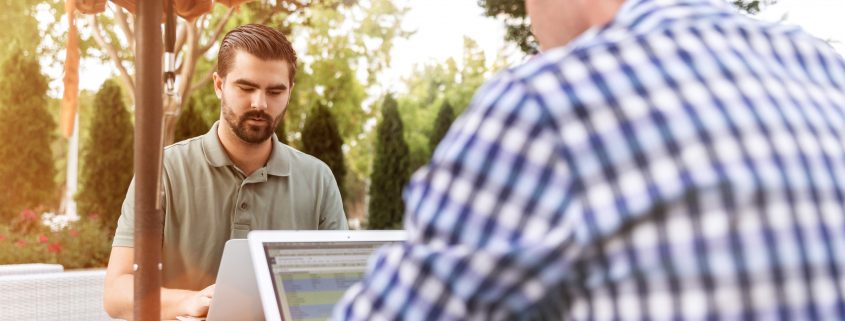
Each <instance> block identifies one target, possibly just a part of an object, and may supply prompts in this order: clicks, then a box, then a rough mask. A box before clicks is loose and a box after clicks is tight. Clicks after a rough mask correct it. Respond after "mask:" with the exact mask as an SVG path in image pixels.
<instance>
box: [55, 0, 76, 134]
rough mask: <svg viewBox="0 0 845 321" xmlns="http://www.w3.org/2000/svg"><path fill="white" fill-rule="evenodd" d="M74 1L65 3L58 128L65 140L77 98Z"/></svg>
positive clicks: (71, 130) (70, 125)
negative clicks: (62, 91)
mask: <svg viewBox="0 0 845 321" xmlns="http://www.w3.org/2000/svg"><path fill="white" fill-rule="evenodd" d="M75 4H76V0H67V1H65V12H66V13H67V20H68V25H69V26H68V31H67V53H66V55H65V75H64V79H62V80H63V82H64V86H65V90H64V94H63V96H62V106H61V119H60V122H61V124H60V126H61V130H62V134H64V136H65V137H66V138H68V137H70V136H71V135H72V134H73V120H74V117H75V116H76V105H77V98H78V96H79V35H77V31H76V23H75V22H74V18H73V15H74V10H76V6H75Z"/></svg>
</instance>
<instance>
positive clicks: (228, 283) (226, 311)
mask: <svg viewBox="0 0 845 321" xmlns="http://www.w3.org/2000/svg"><path fill="white" fill-rule="evenodd" d="M253 261H254V260H253V259H252V257H251V256H250V252H249V245H248V242H247V240H246V239H233V240H228V241H226V245H225V246H224V247H223V258H222V259H221V261H220V268H218V270H217V281H216V282H217V283H216V285H215V286H214V297H213V298H212V299H211V306H210V307H209V309H208V317H206V318H205V320H207V321H228V320H244V321H261V320H264V313H263V311H264V309H263V308H262V307H261V299H260V298H259V296H258V287H257V285H256V282H255V274H254V272H253V270H254V269H253V264H254V262H253ZM180 320H203V319H196V318H180Z"/></svg>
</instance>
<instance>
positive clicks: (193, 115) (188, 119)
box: [173, 98, 211, 142]
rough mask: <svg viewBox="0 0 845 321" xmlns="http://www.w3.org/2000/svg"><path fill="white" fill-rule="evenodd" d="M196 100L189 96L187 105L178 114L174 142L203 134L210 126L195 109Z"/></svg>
mask: <svg viewBox="0 0 845 321" xmlns="http://www.w3.org/2000/svg"><path fill="white" fill-rule="evenodd" d="M196 105H197V104H196V101H195V100H194V99H193V98H191V100H190V101H188V106H187V107H185V110H183V111H182V114H181V115H179V120H178V121H177V122H176V132H175V133H174V137H175V138H174V139H173V141H174V142H179V141H183V140H185V139H188V138H192V137H197V136H201V135H204V134H205V133H207V132H208V130H209V129H210V128H211V124H210V123H209V122H208V121H206V120H205V118H204V117H203V115H202V114H201V113H200V112H199V111H198V110H197V106H196Z"/></svg>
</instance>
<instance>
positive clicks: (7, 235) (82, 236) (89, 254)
mask: <svg viewBox="0 0 845 321" xmlns="http://www.w3.org/2000/svg"><path fill="white" fill-rule="evenodd" d="M110 251H111V242H110V241H109V233H108V232H107V231H106V229H105V228H104V227H103V224H102V221H101V219H100V218H99V217H96V216H94V217H86V218H80V219H79V220H78V221H75V222H71V223H69V224H68V225H67V226H65V227H62V228H59V229H56V230H53V229H51V228H49V227H48V226H46V225H44V224H43V223H42V216H41V215H39V214H36V213H35V212H34V211H32V210H30V209H25V210H23V211H21V212H20V214H19V215H18V216H17V217H15V218H14V219H12V220H11V221H10V222H9V223H7V224H5V225H0V264H22V263H57V264H61V265H62V266H64V268H65V269H81V268H95V267H104V266H106V264H107V263H108V258H109V253H110Z"/></svg>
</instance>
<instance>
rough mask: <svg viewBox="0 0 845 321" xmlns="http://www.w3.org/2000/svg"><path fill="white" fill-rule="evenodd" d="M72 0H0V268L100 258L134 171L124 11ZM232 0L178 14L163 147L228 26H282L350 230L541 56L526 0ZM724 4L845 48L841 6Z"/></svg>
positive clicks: (305, 138) (374, 214) (311, 141)
mask: <svg viewBox="0 0 845 321" xmlns="http://www.w3.org/2000/svg"><path fill="white" fill-rule="evenodd" d="M76 2H77V6H78V7H80V6H84V5H92V6H94V7H93V8H94V10H93V11H95V12H96V13H88V14H85V13H81V12H79V11H75V12H74V13H73V14H71V15H68V14H67V9H68V8H67V7H66V4H67V3H66V2H65V1H55V0H50V1H36V0H0V8H2V10H0V25H2V26H3V28H0V42H2V43H3V44H4V45H3V46H0V138H2V139H3V142H2V143H0V159H2V162H0V264H9V263H31V262H41V263H59V264H62V265H63V266H64V267H65V269H76V268H91V267H102V266H105V264H106V261H107V259H108V254H109V251H110V247H111V237H112V234H113V232H114V227H115V224H116V220H117V218H118V216H119V215H120V206H121V204H122V202H123V198H124V196H125V193H126V189H127V186H128V184H129V181H130V179H131V178H132V174H133V173H132V171H133V164H132V162H133V155H132V153H133V137H132V136H133V130H134V129H133V123H134V120H133V117H134V108H135V106H134V101H133V100H134V97H133V95H132V93H133V92H134V86H135V84H134V73H135V66H134V53H135V48H134V35H135V30H134V28H133V26H134V21H133V14H132V13H131V12H129V11H127V10H126V9H124V8H122V7H120V6H118V5H116V4H114V3H113V2H106V1H103V0H76ZM200 2H201V1H200ZM221 2H224V1H221ZM225 2H227V4H228V5H222V4H214V5H212V6H210V7H209V8H208V9H209V10H201V11H199V13H200V14H197V15H196V16H195V17H192V18H190V19H184V18H178V19H177V23H178V29H177V33H176V34H177V36H176V39H177V40H176V62H177V63H176V65H177V67H178V68H177V71H176V74H177V77H176V89H175V90H176V93H177V94H178V95H179V97H180V99H178V100H174V101H171V102H169V103H166V104H165V106H164V108H165V112H166V117H165V119H166V122H165V140H166V142H165V144H166V145H169V144H171V143H174V142H177V141H180V140H183V139H186V138H190V137H194V136H198V135H202V134H204V133H205V132H207V131H208V129H209V128H210V126H211V124H212V123H213V122H214V121H215V120H217V119H218V118H219V112H220V106H219V101H218V99H217V97H216V96H215V94H214V91H213V89H212V86H211V83H210V79H211V73H212V72H213V71H214V68H215V63H216V61H215V59H216V55H217V44H218V43H219V40H220V39H221V38H222V35H223V34H225V33H226V32H227V31H228V30H230V29H231V28H234V27H235V26H237V25H241V24H245V23H263V24H267V25H269V26H272V27H275V28H278V29H280V30H282V31H283V32H284V33H285V34H287V35H288V36H289V39H291V41H292V42H293V44H294V48H295V49H296V50H297V53H298V55H299V57H300V59H299V66H298V70H299V71H298V72H297V75H296V87H295V90H294V93H293V97H292V99H291V102H290V105H289V107H288V111H287V114H286V117H285V121H284V122H283V124H282V125H281V126H280V127H279V128H278V130H277V132H276V133H277V136H278V138H279V139H280V140H281V141H283V142H284V143H286V144H288V145H290V146H292V147H294V148H296V149H299V150H301V151H303V152H306V153H308V154H311V155H314V156H316V157H318V158H320V159H321V160H323V161H324V162H326V163H327V164H328V165H329V166H330V167H331V169H332V171H333V173H334V175H335V177H336V179H337V182H338V184H339V188H340V190H341V193H342V196H343V199H344V207H345V210H346V214H347V216H348V218H349V221H350V225H351V227H353V228H359V229H397V228H401V227H402V218H403V217H402V213H403V210H404V208H403V205H402V199H401V190H402V187H403V186H404V184H405V183H406V182H407V181H408V179H409V177H410V176H411V174H412V173H413V172H414V171H415V170H416V169H418V168H420V167H421V166H424V165H425V164H426V163H427V162H428V160H429V159H430V157H431V154H432V152H433V150H434V147H435V146H436V145H437V143H438V142H439V141H440V139H442V137H443V135H444V134H445V132H446V130H447V129H448V128H449V126H450V125H451V123H452V122H453V121H454V119H455V118H456V117H458V115H460V114H461V112H462V111H463V110H465V109H466V108H467V106H468V105H469V103H470V101H471V100H472V96H473V93H474V92H475V91H476V89H478V87H479V86H480V85H481V84H482V83H483V82H484V80H485V79H487V78H489V77H491V76H492V75H493V74H494V73H496V72H498V71H500V70H502V69H504V68H507V67H508V66H511V65H514V64H518V63H520V62H522V61H524V60H526V59H529V58H530V57H531V56H532V55H533V54H534V53H535V52H536V44H535V43H534V40H533V38H532V37H531V36H530V32H529V29H528V24H529V21H528V20H527V19H526V18H525V10H524V6H523V0H459V1H456V0H325V1H317V0H276V1H272V0H257V1H225ZM238 2H243V3H240V4H238ZM729 2H730V3H731V4H732V5H734V6H736V7H737V9H738V10H741V11H743V12H745V13H746V14H749V15H753V16H755V17H756V18H759V19H764V20H769V21H773V22H779V23H788V24H794V25H799V26H802V27H803V28H805V29H806V30H807V31H809V32H810V33H812V34H814V35H816V36H817V37H819V38H822V39H824V40H826V41H827V42H828V43H830V44H831V45H832V46H834V47H835V48H837V49H838V50H839V51H840V52H843V50H845V45H843V43H842V41H843V40H845V23H843V19H837V18H839V16H841V15H843V14H845V1H842V0H779V1H766V0H763V1H745V0H730V1H729ZM97 6H101V7H100V8H99V9H98V8H96V7H97ZM80 8H81V7H80ZM80 11H84V10H81V9H80ZM69 17H70V18H72V19H71V20H72V22H73V23H74V25H75V28H71V27H69V25H70V24H69V23H70V22H71V21H69V20H68V18H69ZM68 48H70V50H69V49H68ZM76 57H78V63H76V62H74V61H75V59H74V58H76ZM69 58H70V59H69ZM74 77H78V81H74Z"/></svg>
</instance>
